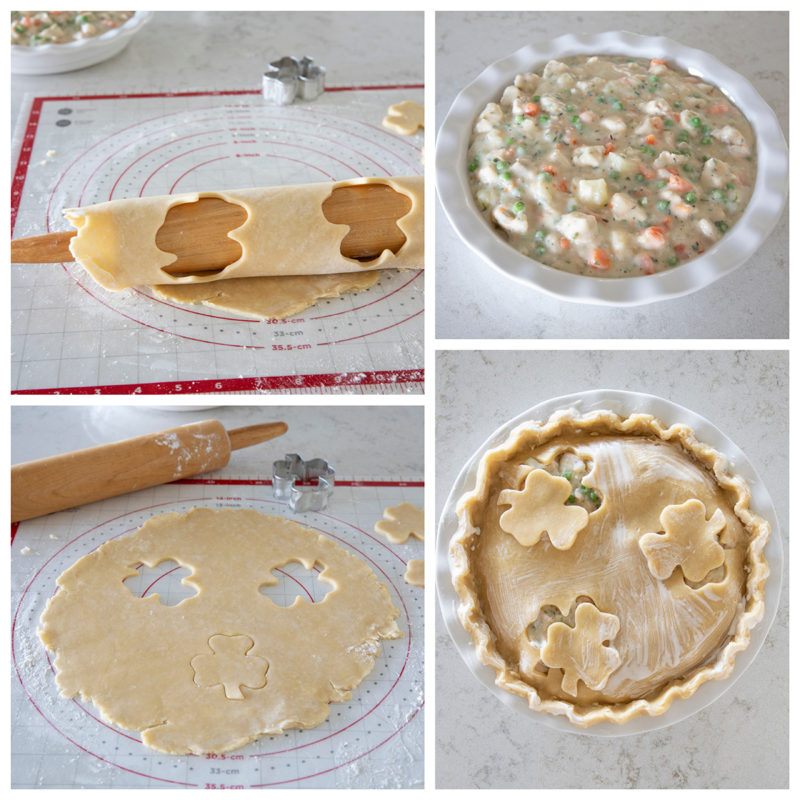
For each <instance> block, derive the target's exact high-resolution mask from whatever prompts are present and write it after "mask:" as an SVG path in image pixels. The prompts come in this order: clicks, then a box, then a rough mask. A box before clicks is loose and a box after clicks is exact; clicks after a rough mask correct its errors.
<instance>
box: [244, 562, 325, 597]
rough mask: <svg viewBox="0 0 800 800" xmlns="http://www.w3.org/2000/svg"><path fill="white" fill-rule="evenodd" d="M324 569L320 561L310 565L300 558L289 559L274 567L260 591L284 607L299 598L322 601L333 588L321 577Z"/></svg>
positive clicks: (259, 588)
mask: <svg viewBox="0 0 800 800" xmlns="http://www.w3.org/2000/svg"><path fill="white" fill-rule="evenodd" d="M323 569H324V568H323V566H322V565H321V564H320V563H319V562H318V561H315V562H314V564H313V566H310V567H308V566H306V565H304V564H303V563H302V562H301V561H299V560H291V561H287V562H286V563H285V564H282V565H281V566H279V567H274V568H273V569H272V571H271V572H270V576H269V578H268V579H267V580H266V581H264V583H262V584H261V586H259V587H258V591H259V592H260V593H261V594H263V595H264V596H265V597H268V598H269V599H270V600H271V601H272V602H273V603H275V605H277V606H283V607H284V608H288V607H289V606H291V605H292V604H293V603H294V602H295V601H296V600H297V599H298V598H301V599H303V600H306V601H307V602H309V603H321V602H322V601H323V600H324V599H325V596H326V595H327V594H328V592H330V591H332V590H333V584H332V583H330V582H329V581H328V580H326V579H325V578H323V577H321V575H322V572H323Z"/></svg>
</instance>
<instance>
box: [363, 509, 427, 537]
mask: <svg viewBox="0 0 800 800" xmlns="http://www.w3.org/2000/svg"><path fill="white" fill-rule="evenodd" d="M375 533H380V534H381V535H382V536H385V537H386V538H387V539H388V540H389V541H390V542H392V544H401V543H402V542H405V541H406V540H407V539H408V537H409V536H416V537H417V539H422V540H423V541H424V539H425V510H424V509H423V508H417V507H416V506H415V505H413V504H412V503H400V505H397V506H389V508H387V509H386V510H385V511H384V512H383V519H382V520H379V521H378V522H376V523H375Z"/></svg>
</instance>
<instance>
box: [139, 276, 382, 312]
mask: <svg viewBox="0 0 800 800" xmlns="http://www.w3.org/2000/svg"><path fill="white" fill-rule="evenodd" d="M379 277H380V270H376V269H375V270H370V271H369V272H346V273H344V274H341V275H285V276H273V277H263V278H232V279H231V280H227V281H216V282H215V283H208V284H186V285H183V286H176V285H171V286H164V285H160V286H151V287H150V288H151V289H152V291H153V294H155V295H156V296H157V297H161V298H163V299H165V300H171V301H173V302H176V303H184V304H187V305H192V304H195V303H202V304H203V305H205V306H210V307H211V308H217V309H220V310H223V311H231V312H233V313H235V314H242V315H243V316H247V317H254V318H256V319H285V318H287V317H291V316H294V315H295V314H299V313H300V312H301V311H303V310H304V309H306V308H308V307H309V306H312V305H314V303H316V302H317V300H321V299H323V298H326V297H339V295H341V294H343V293H344V292H360V291H364V290H365V289H369V288H370V286H373V285H374V284H375V283H376V282H377V281H378V278H379Z"/></svg>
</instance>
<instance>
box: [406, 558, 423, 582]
mask: <svg viewBox="0 0 800 800" xmlns="http://www.w3.org/2000/svg"><path fill="white" fill-rule="evenodd" d="M403 580H405V582H406V583H407V584H408V585H409V586H424V585H425V562H424V561H423V560H422V559H421V558H412V559H411V560H410V561H409V562H408V564H406V572H405V575H403Z"/></svg>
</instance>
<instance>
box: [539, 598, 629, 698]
mask: <svg viewBox="0 0 800 800" xmlns="http://www.w3.org/2000/svg"><path fill="white" fill-rule="evenodd" d="M569 622H570V620H569V619H565V620H564V621H560V620H553V621H552V622H551V623H550V624H549V625H548V626H547V640H546V642H545V645H544V647H543V648H542V650H541V660H542V663H543V664H544V665H545V666H547V667H551V668H558V669H560V670H562V672H563V677H562V679H561V688H562V689H563V690H564V691H565V692H566V693H567V694H570V695H572V696H573V697H574V696H577V693H578V681H583V683H584V685H585V686H587V687H588V688H589V689H593V690H595V691H599V690H601V689H602V688H603V687H604V686H605V685H606V683H608V679H609V678H610V677H611V675H612V673H613V672H614V671H615V670H616V669H618V668H619V666H620V664H621V663H622V659H621V657H620V655H619V652H618V651H617V649H616V648H615V647H614V646H613V645H612V641H613V639H614V638H615V637H616V635H617V634H618V633H619V627H620V622H619V617H617V616H616V615H615V614H609V613H605V612H603V611H600V609H598V608H597V606H595V605H594V604H593V603H592V602H578V603H577V605H576V606H575V609H574V617H573V624H572V625H570V624H569Z"/></svg>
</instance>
